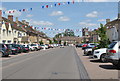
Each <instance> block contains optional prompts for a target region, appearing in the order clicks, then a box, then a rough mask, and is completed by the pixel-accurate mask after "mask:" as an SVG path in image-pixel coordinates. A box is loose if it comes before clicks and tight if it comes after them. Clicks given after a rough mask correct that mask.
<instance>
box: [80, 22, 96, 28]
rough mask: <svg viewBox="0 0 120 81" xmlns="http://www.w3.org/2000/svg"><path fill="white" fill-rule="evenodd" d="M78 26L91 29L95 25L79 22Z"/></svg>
mask: <svg viewBox="0 0 120 81" xmlns="http://www.w3.org/2000/svg"><path fill="white" fill-rule="evenodd" d="M79 25H81V26H84V27H93V26H97V24H94V23H87V22H80V23H79Z"/></svg>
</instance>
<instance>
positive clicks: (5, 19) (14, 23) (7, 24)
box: [2, 17, 25, 32]
mask: <svg viewBox="0 0 120 81" xmlns="http://www.w3.org/2000/svg"><path fill="white" fill-rule="evenodd" d="M2 19H3V21H4V22H5V25H6V27H7V28H8V27H9V23H10V24H11V27H12V29H16V30H19V31H23V32H25V31H24V30H23V29H22V28H21V27H19V26H17V23H16V22H14V21H11V20H9V19H7V18H5V17H2Z"/></svg>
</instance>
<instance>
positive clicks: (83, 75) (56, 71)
mask: <svg viewBox="0 0 120 81" xmlns="http://www.w3.org/2000/svg"><path fill="white" fill-rule="evenodd" d="M2 78H3V79H89V76H88V74H87V72H86V70H85V68H84V66H83V64H82V62H81V60H80V59H79V57H78V55H77V53H76V50H75V48H74V47H71V46H69V47H65V48H59V47H58V48H55V49H49V50H41V51H37V52H33V53H30V54H25V55H24V54H23V55H21V56H18V57H15V58H10V59H7V60H3V62H2Z"/></svg>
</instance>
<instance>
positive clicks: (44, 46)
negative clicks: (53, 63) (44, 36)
mask: <svg viewBox="0 0 120 81" xmlns="http://www.w3.org/2000/svg"><path fill="white" fill-rule="evenodd" d="M40 46H41V47H42V49H48V46H47V45H40Z"/></svg>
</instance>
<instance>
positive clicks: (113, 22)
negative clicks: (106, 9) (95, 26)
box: [105, 19, 120, 29]
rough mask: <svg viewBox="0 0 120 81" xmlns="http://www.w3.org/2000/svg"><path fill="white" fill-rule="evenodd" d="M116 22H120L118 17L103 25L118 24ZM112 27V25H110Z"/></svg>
mask: <svg viewBox="0 0 120 81" xmlns="http://www.w3.org/2000/svg"><path fill="white" fill-rule="evenodd" d="M118 23H120V19H115V20H113V21H111V22H108V23H107V24H106V25H105V26H108V27H109V26H114V25H115V24H117V25H118ZM111 28H112V27H111ZM117 29H118V26H117Z"/></svg>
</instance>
